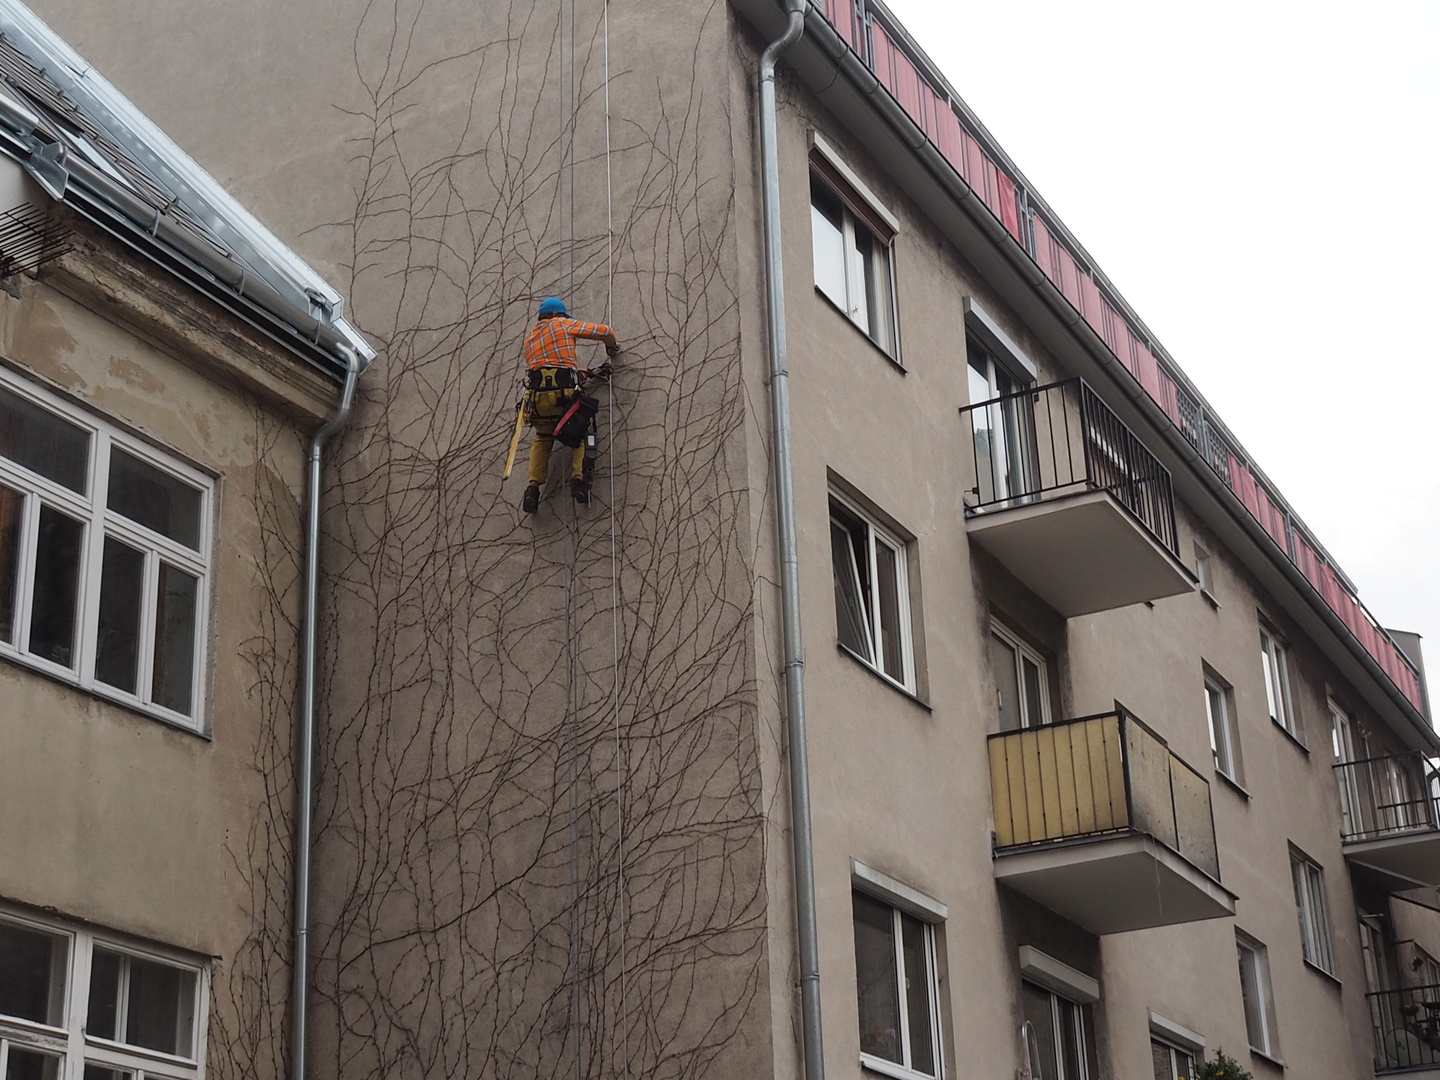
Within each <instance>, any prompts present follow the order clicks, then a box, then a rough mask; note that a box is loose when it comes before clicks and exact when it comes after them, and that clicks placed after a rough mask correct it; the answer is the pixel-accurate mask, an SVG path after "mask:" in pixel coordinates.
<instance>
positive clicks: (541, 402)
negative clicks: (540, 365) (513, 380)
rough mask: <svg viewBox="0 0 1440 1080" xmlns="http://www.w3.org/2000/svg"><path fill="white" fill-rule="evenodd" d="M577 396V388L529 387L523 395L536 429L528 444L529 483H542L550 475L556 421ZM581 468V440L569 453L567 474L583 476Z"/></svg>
mask: <svg viewBox="0 0 1440 1080" xmlns="http://www.w3.org/2000/svg"><path fill="white" fill-rule="evenodd" d="M578 396H579V391H578V390H531V391H530V392H529V393H528V394H526V396H525V414H526V416H527V417H528V418H529V420H530V426H531V427H532V428H534V429H535V441H534V442H532V443H531V444H530V483H532V484H543V483H545V479H546V477H547V476H549V474H550V449H551V447H552V446H554V444H555V424H556V423H557V422H558V421H559V419H560V417H562V416H564V415H565V410H566V409H568V408H569V407H570V405H571V403H572V402H573V401H575V399H576V398H577V397H578ZM584 468H585V444H584V443H581V444H580V445H579V446H577V447H576V448H575V450H574V451H573V452H572V453H571V455H570V476H571V477H572V478H573V477H577V476H583V475H584Z"/></svg>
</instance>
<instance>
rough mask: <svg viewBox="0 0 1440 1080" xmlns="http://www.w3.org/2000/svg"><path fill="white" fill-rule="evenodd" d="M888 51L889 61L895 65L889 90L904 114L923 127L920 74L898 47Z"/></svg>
mask: <svg viewBox="0 0 1440 1080" xmlns="http://www.w3.org/2000/svg"><path fill="white" fill-rule="evenodd" d="M890 52H891V61H890V62H891V63H892V64H893V65H894V67H895V81H894V82H893V83H891V85H890V92H891V93H892V94H894V95H895V98H896V100H897V101H899V102H900V107H901V108H902V109H904V110H905V114H906V115H907V116H909V117H910V119H911V120H914V121H915V125H916V127H919V128H922V129H923V128H924V126H925V125H924V124H923V123H922V120H923V119H924V118H923V116H922V115H921V112H920V74H919V72H917V71H916V70H915V65H914V64H912V63H911V62H910V58H909V57H908V56H906V55H905V54H904V53H903V52H901V51H900V50H899V49H895V48H892V49H891V51H890Z"/></svg>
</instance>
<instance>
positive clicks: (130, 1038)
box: [125, 957, 195, 1057]
mask: <svg viewBox="0 0 1440 1080" xmlns="http://www.w3.org/2000/svg"><path fill="white" fill-rule="evenodd" d="M125 1013H126V1015H125V1041H126V1042H127V1043H129V1044H130V1045H131V1046H143V1047H145V1049H147V1050H159V1051H160V1052H162V1053H165V1054H178V1055H179V1056H181V1057H189V1056H190V1055H191V1053H192V1050H193V1046H192V1042H193V1031H194V1026H195V973H194V972H193V971H186V970H184V969H183V968H177V967H171V966H170V965H169V964H156V963H154V962H152V961H150V960H141V959H138V958H136V957H131V958H130V993H129V995H128V997H127V1006H126V1010H125Z"/></svg>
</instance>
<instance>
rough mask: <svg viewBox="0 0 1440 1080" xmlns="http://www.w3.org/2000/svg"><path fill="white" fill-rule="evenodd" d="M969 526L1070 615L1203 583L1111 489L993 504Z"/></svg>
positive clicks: (972, 535)
mask: <svg viewBox="0 0 1440 1080" xmlns="http://www.w3.org/2000/svg"><path fill="white" fill-rule="evenodd" d="M965 528H966V531H967V532H969V534H970V538H971V540H973V541H974V542H975V543H977V544H979V545H980V546H981V547H982V548H984V549H985V550H986V551H988V552H989V553H990V554H991V555H993V556H994V557H995V558H996V559H997V560H998V561H999V562H1000V564H1001V565H1002V566H1004V567H1005V568H1006V569H1007V570H1009V571H1010V572H1011V573H1012V574H1014V575H1015V576H1016V577H1017V578H1019V579H1020V581H1021V582H1023V583H1024V584H1025V585H1026V586H1027V587H1028V588H1029V589H1030V590H1031V591H1032V592H1034V593H1035V594H1036V595H1037V596H1039V597H1040V599H1042V600H1044V601H1045V602H1046V603H1047V604H1049V605H1050V606H1051V607H1052V608H1054V609H1055V610H1056V611H1058V612H1059V613H1060V614H1061V615H1064V616H1065V617H1066V618H1071V617H1073V616H1076V615H1089V614H1092V613H1093V612H1097V611H1109V610H1111V609H1113V608H1120V607H1128V606H1129V605H1131V604H1138V603H1141V602H1143V601H1146V600H1159V599H1161V598H1162V597H1166V596H1178V595H1180V594H1182V593H1187V592H1191V591H1193V590H1194V588H1195V580H1194V578H1193V577H1191V575H1190V572H1189V571H1188V570H1187V569H1186V568H1185V567H1184V566H1183V565H1182V564H1181V562H1180V560H1179V559H1178V558H1176V557H1175V556H1174V555H1173V554H1171V552H1170V551H1168V550H1167V549H1166V548H1165V546H1164V545H1163V544H1161V543H1160V542H1159V541H1158V540H1157V539H1156V538H1155V536H1154V534H1153V533H1151V532H1150V531H1149V530H1148V529H1146V528H1145V526H1143V525H1142V524H1140V522H1139V521H1138V520H1137V519H1136V518H1135V516H1134V515H1133V514H1131V513H1130V512H1129V511H1128V510H1126V508H1125V507H1124V506H1122V505H1121V504H1120V502H1119V501H1118V500H1117V499H1116V498H1115V497H1114V496H1113V495H1111V494H1110V493H1109V492H1107V491H1085V492H1081V493H1079V494H1074V495H1067V496H1063V497H1061V498H1058V499H1046V500H1043V501H1035V502H1030V503H1024V504H1021V505H1018V506H1011V507H998V508H992V509H988V510H986V511H984V512H983V513H977V514H974V515H973V516H971V517H970V518H968V520H967V521H966V523H965Z"/></svg>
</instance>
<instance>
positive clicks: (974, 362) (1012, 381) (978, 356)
mask: <svg viewBox="0 0 1440 1080" xmlns="http://www.w3.org/2000/svg"><path fill="white" fill-rule="evenodd" d="M965 354H966V358H967V363H966V374H967V376H968V378H969V381H970V386H969V391H970V404H971V405H980V404H982V403H984V402H990V404H989V405H987V406H986V407H985V408H983V409H973V410H972V411H971V413H970V423H971V426H972V427H973V429H974V436H975V455H976V461H975V471H976V477H975V482H976V492H975V493H976V495H977V496H978V497H979V500H980V504H981V505H982V506H983V505H986V504H989V503H994V502H1003V501H1004V500H1006V499H1012V498H1016V497H1017V496H1021V495H1026V494H1029V493H1030V492H1031V491H1032V490H1033V489H1034V488H1035V486H1036V485H1035V484H1034V483H1032V482H1031V477H1032V475H1033V473H1034V465H1033V459H1034V454H1033V453H1031V452H1030V446H1031V442H1032V440H1031V436H1030V434H1029V432H1030V425H1029V424H1028V423H1027V408H1028V404H1029V403H1028V401H1023V400H1022V399H1020V398H1017V397H1014V396H1012V395H1014V394H1017V393H1018V392H1019V391H1020V390H1022V389H1024V388H1025V386H1027V385H1029V380H1028V379H1022V378H1020V377H1018V376H1016V375H1015V374H1014V373H1013V372H1012V371H1011V369H1010V368H1009V367H1008V366H1007V365H1005V364H1004V363H1003V362H1002V361H1001V360H1000V359H999V358H997V357H996V355H995V353H994V352H992V351H991V350H990V349H988V348H986V347H985V345H983V344H982V343H981V342H980V339H979V338H977V337H976V336H975V335H974V334H967V335H966V337H965Z"/></svg>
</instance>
